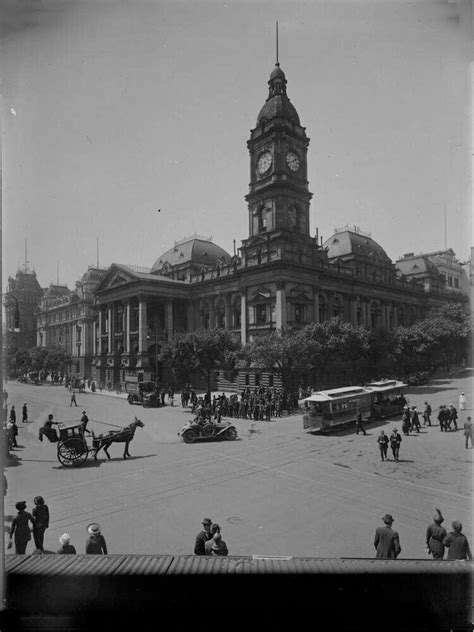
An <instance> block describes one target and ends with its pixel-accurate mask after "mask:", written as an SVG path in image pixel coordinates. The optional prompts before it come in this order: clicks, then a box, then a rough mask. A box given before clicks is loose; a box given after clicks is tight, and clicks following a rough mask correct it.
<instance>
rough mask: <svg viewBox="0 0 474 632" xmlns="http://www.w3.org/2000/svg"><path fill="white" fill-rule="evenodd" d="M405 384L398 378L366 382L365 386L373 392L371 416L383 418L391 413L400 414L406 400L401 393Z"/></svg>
mask: <svg viewBox="0 0 474 632" xmlns="http://www.w3.org/2000/svg"><path fill="white" fill-rule="evenodd" d="M406 386H407V385H406V384H404V383H403V382H399V381H398V380H379V381H378V382H370V383H369V384H366V388H368V389H370V390H371V391H372V393H373V398H372V417H373V418H374V419H385V418H386V417H392V416H393V415H399V414H400V415H401V413H402V412H403V407H404V406H405V405H406V404H408V400H407V399H406V397H405V396H404V395H403V390H402V389H403V388H405V387H406Z"/></svg>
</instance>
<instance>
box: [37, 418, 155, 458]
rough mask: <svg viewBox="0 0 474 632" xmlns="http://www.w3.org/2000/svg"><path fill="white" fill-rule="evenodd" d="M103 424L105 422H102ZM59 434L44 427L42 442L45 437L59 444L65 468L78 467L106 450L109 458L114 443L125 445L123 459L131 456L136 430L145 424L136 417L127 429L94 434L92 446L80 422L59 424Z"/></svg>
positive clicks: (59, 453)
mask: <svg viewBox="0 0 474 632" xmlns="http://www.w3.org/2000/svg"><path fill="white" fill-rule="evenodd" d="M100 423H103V422H100ZM107 425H112V424H107ZM57 426H58V431H59V434H58V433H57V432H56V430H55V429H54V428H52V427H49V428H48V427H43V428H41V429H40V440H41V441H42V440H43V439H42V437H43V435H44V436H45V437H47V438H48V439H49V441H50V442H51V443H57V444H58V449H57V456H58V461H59V462H60V463H61V464H62V465H64V466H65V467H77V466H78V465H82V464H83V463H84V462H85V461H86V459H87V457H88V456H89V454H90V455H92V456H93V457H94V459H97V453H98V452H99V450H101V449H102V448H103V449H104V452H105V454H106V455H107V458H108V459H110V454H109V453H108V451H107V448H108V447H110V445H111V444H112V443H125V449H124V453H123V458H124V459H125V458H127V456H130V454H129V452H128V446H129V443H130V441H132V439H133V437H134V436H135V430H136V429H137V427H138V428H143V426H144V424H143V423H142V422H141V421H140V419H137V418H136V417H135V420H134V421H132V423H131V424H129V425H128V426H126V427H125V428H122V427H119V426H117V427H118V428H119V430H110V431H109V432H107V433H104V434H100V435H94V433H92V446H89V445H88V443H87V441H86V438H85V436H84V424H83V423H82V422H80V421H68V422H64V423H62V422H59V423H58V424H57Z"/></svg>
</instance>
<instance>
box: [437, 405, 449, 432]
mask: <svg viewBox="0 0 474 632" xmlns="http://www.w3.org/2000/svg"><path fill="white" fill-rule="evenodd" d="M438 421H439V429H440V430H441V432H447V426H448V412H447V410H446V406H444V404H441V406H440V407H439V413H438Z"/></svg>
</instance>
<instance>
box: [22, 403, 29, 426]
mask: <svg viewBox="0 0 474 632" xmlns="http://www.w3.org/2000/svg"><path fill="white" fill-rule="evenodd" d="M21 417H22V419H21V420H22V422H23V423H26V422H27V421H28V406H27V405H26V404H23V408H22V409H21Z"/></svg>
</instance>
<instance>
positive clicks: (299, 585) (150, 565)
mask: <svg viewBox="0 0 474 632" xmlns="http://www.w3.org/2000/svg"><path fill="white" fill-rule="evenodd" d="M5 566H6V569H5V570H6V577H7V584H6V606H7V608H6V610H5V611H4V612H3V613H2V627H1V629H2V630H4V629H30V630H32V629H50V630H53V629H87V628H88V627H89V626H90V624H91V621H92V620H93V619H95V617H97V616H105V614H106V613H107V621H108V623H109V624H110V625H111V626H112V625H113V626H118V627H126V626H127V625H130V624H131V622H133V624H134V625H136V624H137V623H138V622H139V621H141V620H146V618H147V617H149V616H151V615H152V613H154V612H156V611H157V610H160V609H162V608H168V609H172V610H174V611H175V612H176V614H173V618H174V620H175V623H176V625H178V624H179V623H180V624H183V625H184V624H191V625H198V624H200V623H201V617H200V615H199V611H201V612H203V620H205V621H208V622H209V617H210V619H211V620H213V615H212V614H210V613H209V608H210V609H216V608H217V609H222V608H227V609H231V610H234V612H232V613H231V612H229V613H228V614H225V615H224V616H225V620H226V621H227V623H228V624H230V625H231V627H232V626H233V625H236V624H238V622H239V611H240V609H242V608H243V609H248V608H253V609H257V610H258V611H260V612H261V613H262V616H263V619H262V621H261V622H260V623H261V626H260V627H266V626H267V625H268V623H269V620H268V615H269V613H272V612H275V610H279V611H280V613H279V614H278V619H277V621H278V625H281V624H282V623H284V621H285V616H286V615H285V614H284V613H283V612H282V610H281V609H285V608H287V609H291V610H292V611H293V612H294V609H298V608H312V609H314V610H315V611H317V612H315V616H316V617H317V619H318V621H321V622H322V621H323V620H325V621H329V622H330V625H329V626H325V629H330V630H333V629H334V630H335V629H344V630H362V629H364V630H366V629H379V630H381V629H383V630H384V631H385V630H472V625H471V622H472V619H471V615H472V571H473V565H472V563H471V562H461V561H459V562H457V561H456V562H447V561H441V562H435V561H432V560H375V559H359V558H357V559H356V558H354V559H353V558H331V559H328V558H309V557H305V558H294V557H293V558H286V557H285V558H269V557H258V556H253V557H231V556H229V557H198V556H194V555H187V556H186V555H181V556H179V555H103V556H102V555H101V556H99V555H97V556H94V555H47V554H46V555H26V556H25V555H7V556H6V557H5ZM203 609H204V610H203ZM246 616H247V615H246ZM290 621H291V620H290V619H289V620H288V622H289V623H290ZM256 622H258V615H257V621H256ZM315 622H316V621H315ZM242 624H244V620H242ZM171 627H173V626H171Z"/></svg>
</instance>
